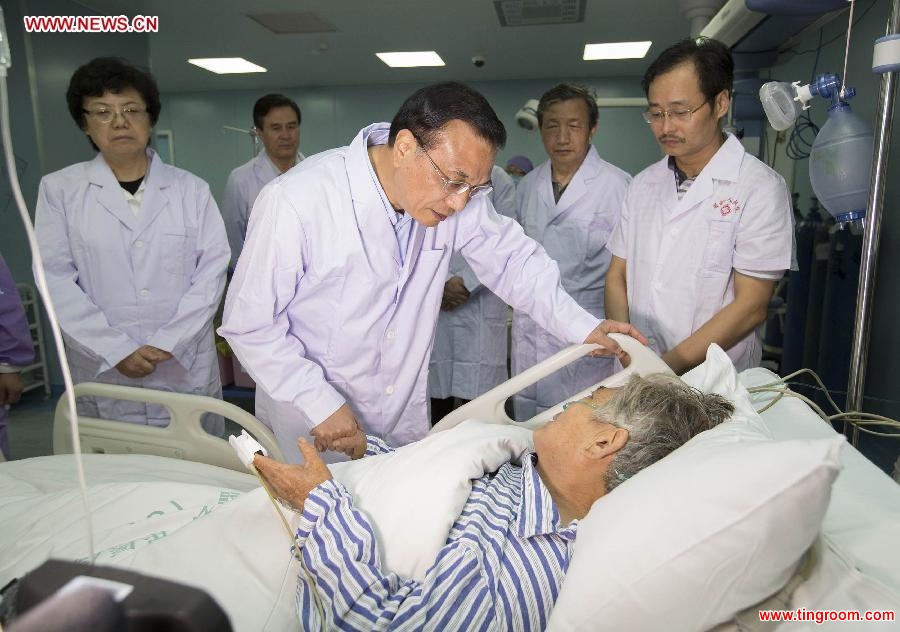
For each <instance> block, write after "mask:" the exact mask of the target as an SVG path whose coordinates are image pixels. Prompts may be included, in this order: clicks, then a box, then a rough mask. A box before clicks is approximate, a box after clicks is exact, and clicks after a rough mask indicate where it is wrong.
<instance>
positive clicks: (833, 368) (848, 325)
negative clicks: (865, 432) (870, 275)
mask: <svg viewBox="0 0 900 632" xmlns="http://www.w3.org/2000/svg"><path fill="white" fill-rule="evenodd" d="M861 257H862V235H856V234H854V233H853V232H851V231H849V230H833V231H832V235H831V253H830V256H829V258H828V272H827V275H826V277H827V280H826V286H825V298H824V301H823V303H822V331H821V334H820V337H819V363H818V368H817V369H816V372H817V373H818V374H819V377H821V378H822V381H823V382H825V386H826V387H827V388H828V390H829V391H831V392H832V398H833V399H834V401H835V403H836V404H837V405H838V406H839V407H840V408H841V409H843V408H844V405H845V402H846V399H847V396H846V394H844V393H841V394H838V393H836V391H846V388H847V379H848V376H849V372H850V348H851V346H852V344H853V323H854V320H855V318H856V290H857V288H858V286H859V262H860V259H861ZM816 401H817V402H818V403H819V405H820V406H823V407H824V406H826V405H827V400H826V399H825V397H824V395H822V394H819V395H817V397H816Z"/></svg>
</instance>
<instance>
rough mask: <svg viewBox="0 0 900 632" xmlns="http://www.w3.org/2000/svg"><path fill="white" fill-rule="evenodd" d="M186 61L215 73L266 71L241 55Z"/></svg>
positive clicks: (234, 73)
mask: <svg viewBox="0 0 900 632" xmlns="http://www.w3.org/2000/svg"><path fill="white" fill-rule="evenodd" d="M188 62H190V63H192V64H194V65H195V66H200V67H201V68H204V69H205V70H208V71H210V72H214V73H216V74H217V75H236V74H245V73H249V72H266V69H265V68H263V67H262V66H257V65H256V64H254V63H252V62H249V61H247V60H246V59H244V58H243V57H206V58H203V59H188Z"/></svg>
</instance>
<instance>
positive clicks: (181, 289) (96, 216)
mask: <svg viewBox="0 0 900 632" xmlns="http://www.w3.org/2000/svg"><path fill="white" fill-rule="evenodd" d="M147 155H148V157H149V158H150V164H149V167H148V169H147V175H146V177H145V181H144V194H143V201H142V204H141V207H140V211H139V213H138V214H137V216H135V214H134V212H133V211H132V209H131V208H130V207H129V204H128V202H127V201H126V198H125V192H124V190H123V189H122V188H121V186H120V185H119V183H118V182H117V181H116V178H115V175H114V174H113V172H112V170H111V169H110V168H109V166H108V165H107V164H106V162H105V161H104V159H103V157H102V155H100V154H98V155H97V157H96V158H94V159H93V160H92V161H90V162H82V163H78V164H75V165H71V166H69V167H66V168H65V169H62V170H60V171H57V172H55V173H51V174H49V175H47V176H45V177H44V178H43V179H42V180H41V184H40V189H39V192H38V202H37V211H36V213H35V229H36V232H37V238H38V243H39V244H40V248H41V253H42V255H43V257H44V269H45V271H46V275H47V283H48V285H49V289H50V295H51V296H52V298H53V302H54V305H55V307H56V312H57V315H58V316H59V321H60V326H61V328H62V330H63V334H64V338H65V341H66V351H67V353H68V355H69V364H70V366H71V369H72V377H73V379H74V381H75V382H76V383H78V382H87V381H93V382H105V383H109V384H124V385H126V386H141V387H146V388H153V389H158V390H166V391H177V392H181V393H196V394H200V395H211V396H213V397H219V396H221V391H222V387H221V383H220V380H219V370H218V362H217V359H216V350H215V347H214V346H213V329H212V318H213V314H214V313H215V311H216V308H217V306H218V304H219V300H220V299H221V296H222V290H223V288H224V285H225V270H226V268H227V266H228V257H229V251H228V241H227V238H226V237H225V227H224V226H223V224H222V218H221V216H220V214H219V209H218V208H217V207H216V203H215V200H214V199H213V197H212V196H211V195H210V192H209V187H208V186H207V184H206V183H205V182H204V181H203V180H201V179H200V178H198V177H196V176H194V175H192V174H190V173H188V172H186V171H183V170H181V169H177V168H175V167H172V166H170V165H167V164H165V163H164V162H163V161H162V160H161V159H160V158H159V156H157V155H156V153H155V152H153V151H152V150H148V151H147ZM145 344H148V345H152V346H154V347H158V348H160V349H163V350H165V351H169V352H171V353H172V355H174V356H175V357H174V358H173V359H171V360H167V361H165V362H162V363H160V364H158V365H157V367H156V370H155V371H154V372H153V373H151V374H150V375H148V376H147V377H145V378H141V379H131V378H128V377H125V376H124V375H122V374H121V373H119V372H118V371H117V370H116V368H115V366H116V364H117V363H119V362H120V361H121V360H123V359H124V358H125V357H127V356H128V355H130V354H131V353H132V352H134V351H135V350H137V348H138V347H140V346H141V345H145ZM79 410H80V411H81V412H82V414H85V415H91V416H100V417H103V418H108V419H117V420H122V421H130V422H133V423H143V424H151V425H166V424H167V423H168V414H167V412H166V411H165V409H163V408H161V407H159V406H147V405H145V404H140V403H136V402H124V401H122V402H119V401H106V400H94V399H93V398H90V399H89V398H85V399H84V400H83V401H82V402H81V405H80V406H79ZM207 422H208V423H207V425H206V427H207V430H209V431H211V432H214V433H216V434H221V432H222V420H221V418H208V419H207Z"/></svg>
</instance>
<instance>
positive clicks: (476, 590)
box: [255, 375, 734, 630]
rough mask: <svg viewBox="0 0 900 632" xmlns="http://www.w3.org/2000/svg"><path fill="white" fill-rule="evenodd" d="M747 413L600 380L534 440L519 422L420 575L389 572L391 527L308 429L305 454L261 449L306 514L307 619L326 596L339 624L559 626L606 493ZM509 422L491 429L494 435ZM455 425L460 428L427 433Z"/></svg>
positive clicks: (652, 379) (644, 385)
mask: <svg viewBox="0 0 900 632" xmlns="http://www.w3.org/2000/svg"><path fill="white" fill-rule="evenodd" d="M733 410H734V407H733V406H732V404H731V403H730V402H729V401H728V400H727V399H725V398H724V397H721V396H719V395H714V394H704V393H701V392H699V391H698V390H696V389H693V388H691V387H689V386H687V385H685V384H684V383H683V382H681V381H680V380H679V379H677V378H675V377H672V376H667V375H651V376H647V377H639V376H632V377H631V378H630V380H629V381H628V382H627V383H626V384H625V385H624V386H622V387H621V388H618V389H606V388H600V389H598V390H596V391H594V392H593V393H592V394H591V395H590V396H589V397H586V398H584V399H580V400H575V401H571V402H569V403H568V404H567V405H566V406H565V408H564V410H563V411H562V412H561V413H560V414H558V415H557V416H556V417H555V418H554V419H553V420H552V421H550V422H549V423H547V424H546V425H544V426H542V427H540V428H538V429H537V430H535V431H534V433H533V448H532V447H531V446H530V445H529V441H528V435H529V434H530V432H529V431H527V430H524V429H521V428H512V427H509V426H507V427H506V428H505V431H504V432H506V433H507V434H506V436H505V437H504V438H503V440H502V441H501V444H502V445H501V446H499V452H498V455H497V456H498V457H499V458H497V459H496V460H495V464H496V465H498V467H497V468H496V469H494V470H492V471H489V472H488V473H486V474H484V475H482V476H480V477H477V478H473V480H472V481H471V489H470V491H469V492H468V496H467V498H465V499H464V504H463V506H462V507H461V511H459V512H458V514H457V515H456V516H455V517H454V519H453V522H452V525H451V526H450V529H449V535H446V536H445V538H444V540H443V543H442V546H440V548H439V549H438V550H437V551H436V559H434V558H432V559H431V560H429V561H428V562H427V564H424V563H423V562H421V561H418V562H415V563H414V567H413V568H411V569H410V572H409V575H411V578H409V579H404V578H403V577H401V575H399V574H397V573H394V572H390V571H389V570H387V569H386V562H387V563H388V564H387V565H388V566H393V567H398V564H399V566H400V567H402V565H403V562H402V561H400V562H399V563H397V562H395V561H392V560H383V559H382V553H381V552H380V549H379V543H378V535H377V533H378V528H377V527H376V526H374V525H373V523H372V521H371V520H370V518H369V516H368V514H367V512H365V511H362V510H359V509H358V508H357V506H356V505H357V499H356V492H354V494H353V495H351V493H350V492H349V491H348V489H347V487H345V486H344V485H343V484H342V483H340V482H338V480H342V477H344V476H346V475H347V473H346V472H347V471H346V470H344V471H342V472H338V476H337V478H338V480H335V478H333V476H332V471H331V470H329V469H328V467H327V466H326V465H325V464H324V463H323V461H322V460H321V459H320V458H319V456H318V454H317V452H316V450H315V448H314V447H313V446H311V445H310V444H308V443H306V442H305V441H303V440H301V443H300V451H301V453H302V454H303V456H304V457H305V459H306V463H305V464H303V465H287V464H283V463H279V462H277V461H273V460H272V459H268V458H266V457H263V456H261V455H257V456H256V457H255V465H256V467H257V469H258V470H259V472H260V473H261V474H262V475H263V476H264V478H265V479H266V480H267V482H268V484H269V486H270V487H271V489H272V491H273V492H274V493H275V495H277V496H278V497H280V498H281V499H282V500H283V501H285V502H286V503H288V504H290V505H292V506H293V507H294V508H296V509H297V510H298V511H300V512H302V513H301V518H300V521H299V526H298V528H297V536H296V545H297V547H298V549H299V554H300V555H301V556H302V559H303V562H304V565H305V568H306V569H307V570H308V573H309V575H308V577H305V576H304V574H302V573H301V577H300V579H299V581H298V589H297V590H298V592H297V601H298V606H299V611H300V617H301V624H302V627H303V629H316V628H319V627H320V626H321V625H322V623H323V622H322V621H320V620H319V613H318V609H317V608H316V607H314V606H313V604H314V600H315V599H318V600H320V603H321V606H322V611H323V613H324V617H325V621H324V624H325V627H326V628H327V629H360V630H371V629H387V628H390V629H410V630H412V629H416V630H418V629H453V630H475V629H497V630H543V629H545V628H546V627H547V624H548V618H549V614H550V611H551V609H552V607H553V604H554V602H555V601H556V598H557V596H558V595H559V592H560V586H561V583H562V580H563V577H564V575H565V573H566V569H567V568H568V566H569V561H570V557H571V555H572V552H573V549H574V545H575V538H576V534H577V531H578V525H579V520H580V519H582V518H584V516H585V515H586V514H587V513H588V511H589V510H590V509H591V507H592V505H594V503H595V501H597V500H598V499H600V498H602V497H604V496H606V495H607V494H609V493H610V492H611V491H612V490H613V489H615V488H616V487H617V486H618V485H619V484H621V483H622V482H624V481H626V480H627V479H629V478H630V477H631V476H633V475H635V474H636V473H637V472H638V471H640V470H642V469H643V468H645V467H647V466H649V465H651V464H653V463H654V462H656V461H658V460H659V459H662V458H663V457H665V456H666V455H668V454H669V453H671V452H672V451H674V450H675V449H677V448H678V447H679V446H681V445H682V444H684V443H686V442H687V441H689V440H690V439H691V438H692V437H693V436H695V435H696V434H698V433H700V432H702V431H704V430H708V429H710V428H712V427H714V426H716V425H718V424H720V423H721V422H722V421H724V420H726V419H727V418H728V417H729V415H730V414H731V413H732V412H733ZM492 429H493V430H492ZM496 430H497V427H496V426H486V427H482V429H481V432H482V433H484V432H487V433H490V432H492V431H496ZM473 431H475V436H472V433H469V436H468V437H467V438H466V439H465V441H466V442H471V445H472V449H473V450H479V451H480V450H481V448H478V447H476V444H478V443H479V442H484V441H485V440H487V441H490V440H489V439H484V438H482V437H480V436H479V435H478V434H477V432H478V431H477V430H476V429H474V428H473ZM517 433H521V435H520V436H521V439H519V436H517ZM441 434H447V435H448V434H449V433H438V435H437V436H434V435H433V436H432V437H430V438H429V439H426V440H425V442H422V443H426V442H428V441H434V440H437V439H438V438H439V437H440V435H441ZM349 447H351V448H353V451H354V453H355V455H356V456H362V455H363V453H364V454H365V455H366V456H372V455H386V454H388V453H390V452H392V449H391V448H389V447H388V446H386V445H385V444H383V443H382V442H380V441H379V440H377V439H374V438H371V437H369V438H368V440H366V439H365V438H364V437H358V438H357V439H356V442H355V445H353V446H349ZM411 447H412V446H408V447H407V448H405V449H406V450H409V449H410V448H411ZM427 451H428V450H427V448H426V449H425V452H426V453H427ZM504 451H505V454H501V453H503V452H504ZM379 458H384V457H383V456H377V457H376V458H375V459H371V461H372V462H373V463H376V462H377V460H378V459H379ZM368 460H370V459H365V461H368ZM500 460H505V462H503V463H502V464H500V463H498V462H496V461H500ZM345 465H346V464H341V465H339V466H332V467H334V468H338V469H340V467H342V466H345ZM423 466H424V467H422V469H421V472H419V475H420V476H421V477H422V478H423V479H427V478H428V477H429V476H432V475H433V473H434V468H441V467H442V463H441V462H440V460H439V459H438V460H437V461H435V460H433V459H432V460H431V462H430V463H429V464H424V463H423ZM363 493H364V492H363ZM363 502H365V499H363ZM396 511H398V512H400V513H401V514H403V515H409V514H414V513H419V512H427V511H429V507H428V503H427V502H425V503H421V502H419V501H418V500H417V499H409V505H408V506H407V507H397V508H396ZM384 528H385V527H384V526H382V527H381V529H382V530H383V529H384ZM444 533H445V534H446V531H444ZM409 544H410V547H415V544H416V543H414V542H410V543H409ZM598 563H602V561H600V560H598ZM415 564H418V568H416V567H415ZM417 576H418V578H417ZM310 582H314V585H315V591H314V592H315V593H316V594H315V595H314V594H312V591H311V589H310Z"/></svg>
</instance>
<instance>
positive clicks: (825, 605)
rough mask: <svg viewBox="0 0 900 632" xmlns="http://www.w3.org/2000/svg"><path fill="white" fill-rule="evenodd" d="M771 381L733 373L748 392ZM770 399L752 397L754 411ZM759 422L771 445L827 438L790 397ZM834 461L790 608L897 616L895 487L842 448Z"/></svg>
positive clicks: (899, 509) (899, 540)
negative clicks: (812, 553)
mask: <svg viewBox="0 0 900 632" xmlns="http://www.w3.org/2000/svg"><path fill="white" fill-rule="evenodd" d="M777 379H778V376H777V375H775V374H774V373H772V372H771V371H767V370H766V369H759V368H758V369H749V370H747V371H744V372H743V373H741V374H740V380H741V383H742V384H744V386H746V387H748V388H750V387H752V386H759V385H762V384H766V383H769V382H772V381H774V380H777ZM771 397H772V394H770V393H759V394H756V395H754V398H753V399H754V403H756V404H759V406H758V407H761V405H762V404H763V403H764V402H767V401H769V400H770V399H771ZM762 418H763V421H764V422H765V424H766V427H767V428H768V429H769V431H770V432H771V433H772V435H773V437H774V438H775V439H817V438H824V437H829V436H834V434H835V432H834V430H833V429H832V428H831V426H829V425H828V424H827V423H825V422H824V421H823V420H822V419H821V418H819V416H818V415H816V413H815V412H813V411H812V410H811V409H810V408H809V407H808V406H807V405H806V404H804V403H803V402H802V401H800V400H799V399H797V398H791V397H787V398H783V399H782V400H781V401H779V402H778V403H777V404H775V405H774V406H773V407H772V408H771V409H769V410H767V411H766V412H765V413H763V414H762ZM841 460H842V463H843V469H842V470H841V472H840V474H838V477H837V479H836V480H835V482H834V485H833V487H832V494H831V502H830V503H829V505H828V511H827V513H826V514H825V520H824V522H823V525H822V531H821V538H820V544H819V548H818V551H817V552H818V557H819V561H818V563H817V565H816V568H815V570H814V572H813V574H812V576H811V577H810V579H809V580H808V581H806V582H804V583H803V584H801V585H800V586H799V587H798V588H797V590H796V591H795V592H794V594H793V596H792V599H791V602H790V606H791V607H792V608H795V609H796V608H801V607H802V608H806V609H808V610H847V609H850V610H859V611H861V612H864V611H866V610H893V611H894V612H895V613H896V615H897V616H900V485H898V484H897V483H896V482H894V480H893V479H891V478H890V477H889V476H887V475H886V474H885V473H884V472H882V471H881V470H880V469H878V468H877V467H875V465H873V464H872V463H871V462H870V461H869V460H868V459H866V458H865V457H864V456H863V455H862V454H860V452H859V451H858V450H856V449H855V448H853V447H852V446H851V445H850V444H849V443H848V444H846V445H845V446H844V448H843V450H842V453H841ZM853 625H854V624H853V623H841V622H834V623H830V624H829V623H826V624H824V625H816V624H815V623H812V622H808V623H800V622H791V623H783V624H781V626H776V627H775V628H770V629H777V630H784V631H785V632H788V631H795V630H813V629H815V630H823V629H824V630H828V629H832V628H833V629H835V630H838V629H841V630H848V629H851V628H852V626H853ZM856 625H864V626H865V629H866V630H897V629H900V624H898V623H897V621H895V622H893V623H873V622H866V623H862V624H856ZM848 626H849V627H848ZM754 629H755V628H754ZM760 629H761V628H760Z"/></svg>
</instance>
